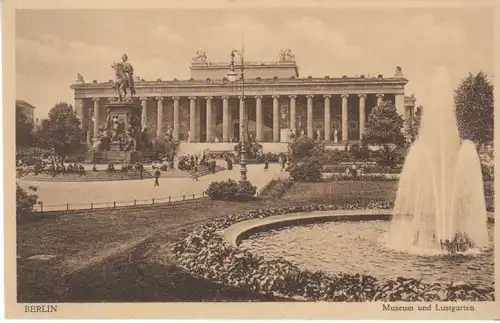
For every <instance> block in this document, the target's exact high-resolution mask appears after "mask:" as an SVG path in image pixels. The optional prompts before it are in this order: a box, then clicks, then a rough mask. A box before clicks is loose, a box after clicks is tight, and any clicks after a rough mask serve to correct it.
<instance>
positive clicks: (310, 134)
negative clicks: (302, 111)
mask: <svg viewBox="0 0 500 323" xmlns="http://www.w3.org/2000/svg"><path fill="white" fill-rule="evenodd" d="M313 97H314V96H312V95H308V96H307V137H309V138H311V139H314V133H313V132H314V131H313Z"/></svg>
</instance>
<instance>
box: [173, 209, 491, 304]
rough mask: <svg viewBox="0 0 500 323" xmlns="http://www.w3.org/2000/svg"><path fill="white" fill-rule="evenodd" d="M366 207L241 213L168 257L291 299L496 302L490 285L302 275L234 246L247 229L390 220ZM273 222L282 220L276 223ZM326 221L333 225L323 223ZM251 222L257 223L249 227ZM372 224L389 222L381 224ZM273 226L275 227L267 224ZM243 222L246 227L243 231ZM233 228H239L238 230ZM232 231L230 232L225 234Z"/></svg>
mask: <svg viewBox="0 0 500 323" xmlns="http://www.w3.org/2000/svg"><path fill="white" fill-rule="evenodd" d="M366 206H367V207H365V208H362V206H361V205H359V204H357V203H341V204H331V205H300V206H290V207H284V208H273V209H262V210H251V211H245V212H242V213H237V214H234V215H231V216H229V217H223V218H218V219H214V220H213V221H211V222H209V223H207V224H205V225H203V226H201V227H200V228H198V229H196V230H194V231H193V232H191V233H190V234H188V235H187V236H186V237H185V238H183V239H181V240H180V241H178V242H177V243H176V244H175V245H174V247H173V248H172V252H173V255H174V256H175V258H176V261H177V264H178V265H179V266H180V267H182V268H184V269H185V270H187V271H189V272H191V273H192V274H194V275H195V276H198V277H200V278H203V279H209V280H212V281H215V282H217V283H221V284H224V285H228V286H233V287H238V288H244V289H248V290H252V291H257V292H259V293H264V294H268V293H271V294H274V295H280V296H282V297H289V298H294V299H304V300H311V301H318V300H324V301H334V302H360V301H361V302H363V301H398V300H400V301H456V300H463V301H492V300H494V299H495V296H494V286H493V283H492V282H489V281H484V282H483V283H481V284H468V283H465V282H461V281H458V280H456V279H454V277H452V276H449V281H447V282H444V283H439V282H438V283H433V284H428V283H425V282H423V281H421V280H420V279H413V278H406V277H405V275H402V277H392V278H391V279H388V280H387V279H377V278H375V277H373V276H371V275H363V274H359V273H356V272H355V270H352V271H349V272H344V273H342V272H338V273H336V274H333V275H331V274H328V273H325V272H321V271H310V270H304V269H302V268H301V267H300V266H297V265H296V264H294V263H291V262H290V261H287V260H285V259H283V258H280V257H278V258H274V259H271V260H269V258H267V259H266V258H265V257H263V256H262V255H260V254H259V252H258V251H257V252H251V251H250V252H249V251H248V250H244V249H243V248H242V247H241V246H239V247H238V246H236V245H237V242H241V241H242V237H244V236H245V233H243V235H241V233H242V232H248V231H249V230H250V229H252V230H256V231H254V232H258V231H259V230H260V231H262V230H264V229H267V228H270V226H269V225H271V226H276V227H279V226H280V225H281V226H283V227H285V228H287V227H288V228H301V226H296V225H293V224H301V223H302V222H301V221H302V220H301V219H300V218H306V220H305V221H308V222H309V221H312V222H313V223H314V221H313V220H312V218H316V219H319V220H320V221H319V222H320V224H330V223H352V224H356V223H359V221H340V222H339V221H333V220H335V219H337V220H338V219H342V216H345V215H346V214H347V213H351V214H352V213H356V214H355V215H354V216H353V217H352V219H354V218H355V217H356V216H361V217H362V216H363V214H364V215H365V217H364V219H368V218H369V217H368V214H367V212H366V210H364V211H363V209H376V212H375V213H377V214H376V217H378V216H381V217H383V215H384V213H386V214H385V216H386V217H388V216H389V214H390V213H391V211H389V210H387V206H389V205H388V204H387V203H384V202H380V201H377V202H373V203H368V204H367V205H366ZM355 210H358V211H355ZM382 210H383V211H382ZM317 211H320V212H317ZM297 212H302V213H297ZM380 214H382V215H380ZM339 215H340V216H339ZM370 216H371V215H370ZM271 217H273V219H272V220H270V221H266V222H263V221H261V220H262V219H269V218H271ZM277 217H279V218H280V219H281V220H279V221H278V219H276V218H277ZM299 217H300V218H299ZM327 218H329V219H330V220H331V221H327V220H326V219H327ZM254 219H258V220H259V221H251V222H250V220H254ZM290 220H291V221H290ZM373 220H374V221H383V222H388V221H386V220H381V219H379V220H377V219H373ZM245 222H246V223H245ZM271 222H272V223H274V224H270V223H271ZM491 222H493V218H492V219H491ZM242 223H245V227H243V226H242ZM278 223H281V224H278ZM236 224H239V225H238V226H237V227H236V226H235V225H236ZM263 224H265V225H263ZM315 225H317V224H315ZM230 227H233V228H232V229H229V228H230ZM237 228H239V229H238V230H237ZM258 228H261V229H258ZM247 234H248V233H247ZM310 240H311V241H313V240H318V241H319V242H320V248H322V250H324V249H325V248H326V247H328V248H335V246H326V245H325V244H324V243H322V244H321V241H322V240H321V239H320V237H315V239H310ZM230 241H233V242H232V243H231V242H230ZM243 242H244V241H243ZM235 269H236V270H235Z"/></svg>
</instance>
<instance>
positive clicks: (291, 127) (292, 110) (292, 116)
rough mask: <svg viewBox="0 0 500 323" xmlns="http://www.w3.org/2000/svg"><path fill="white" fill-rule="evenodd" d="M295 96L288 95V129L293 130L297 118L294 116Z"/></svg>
mask: <svg viewBox="0 0 500 323" xmlns="http://www.w3.org/2000/svg"><path fill="white" fill-rule="evenodd" d="M296 98H297V96H296V95H290V129H293V130H295V128H296V124H297V120H296V117H295V114H296V113H295V110H296V109H295V99H296Z"/></svg>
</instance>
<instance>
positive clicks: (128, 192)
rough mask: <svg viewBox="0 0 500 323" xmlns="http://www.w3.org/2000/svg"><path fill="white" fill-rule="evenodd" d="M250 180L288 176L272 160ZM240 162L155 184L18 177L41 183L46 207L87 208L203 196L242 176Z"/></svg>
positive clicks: (253, 169)
mask: <svg viewBox="0 0 500 323" xmlns="http://www.w3.org/2000/svg"><path fill="white" fill-rule="evenodd" d="M247 169H248V174H247V176H248V180H249V181H250V182H252V184H253V185H255V186H257V189H258V190H260V189H261V188H262V187H264V186H265V185H266V184H267V183H268V182H269V181H270V180H271V179H273V178H277V177H282V176H287V174H288V173H286V172H280V167H279V165H278V164H270V165H269V171H268V172H264V166H263V165H248V166H247ZM239 176H240V171H239V166H238V165H234V168H233V170H231V171H222V172H218V173H215V174H210V175H205V176H202V177H200V178H199V181H194V180H192V179H191V178H160V186H157V187H155V186H154V179H144V180H127V181H109V182H34V181H26V180H22V179H20V180H18V183H19V185H20V186H21V187H23V188H25V189H26V188H27V187H28V186H30V185H34V186H37V187H38V191H37V194H38V196H39V200H41V201H43V210H44V211H55V210H65V209H66V208H68V205H67V203H69V209H70V210H73V209H87V208H90V204H91V203H93V207H95V208H97V207H110V206H113V202H116V206H123V205H132V204H133V203H134V200H136V203H137V204H151V203H152V199H155V201H156V202H157V203H161V202H167V201H168V198H169V196H170V197H171V200H172V201H174V200H182V199H183V196H186V199H190V198H192V196H193V194H194V195H195V197H200V196H201V195H202V193H203V192H204V191H205V190H206V189H207V187H208V185H209V184H210V183H211V182H213V181H223V180H227V179H228V178H231V179H233V180H239Z"/></svg>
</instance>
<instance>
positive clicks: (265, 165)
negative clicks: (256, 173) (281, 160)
mask: <svg viewBox="0 0 500 323" xmlns="http://www.w3.org/2000/svg"><path fill="white" fill-rule="evenodd" d="M268 170H269V160H267V158H266V159H265V160H264V171H265V172H267V171H268Z"/></svg>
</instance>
